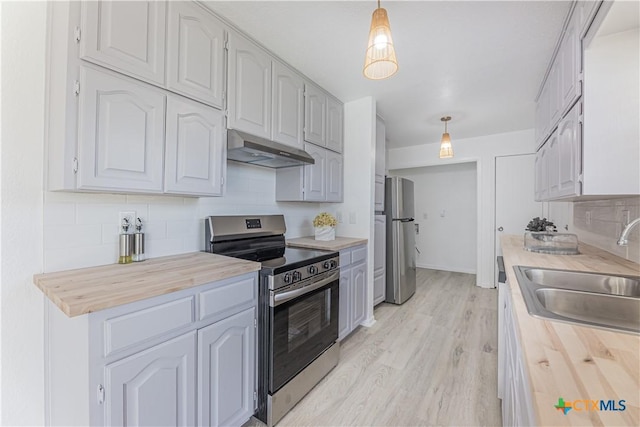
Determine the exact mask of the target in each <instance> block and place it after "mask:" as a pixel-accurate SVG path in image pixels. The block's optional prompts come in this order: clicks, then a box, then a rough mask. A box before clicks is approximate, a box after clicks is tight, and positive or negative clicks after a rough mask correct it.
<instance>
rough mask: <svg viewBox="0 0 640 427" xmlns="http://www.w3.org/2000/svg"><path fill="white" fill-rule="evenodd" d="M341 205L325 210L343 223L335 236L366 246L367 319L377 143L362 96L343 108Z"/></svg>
mask: <svg viewBox="0 0 640 427" xmlns="http://www.w3.org/2000/svg"><path fill="white" fill-rule="evenodd" d="M344 117H345V123H344V141H345V142H344V161H345V163H344V203H341V204H338V205H333V206H332V205H327V210H329V211H333V212H334V213H336V214H337V213H340V215H339V216H341V217H342V223H340V224H339V225H338V229H337V230H336V233H337V234H338V235H343V236H350V237H361V238H365V239H368V240H369V243H368V271H367V285H368V287H367V289H368V291H367V317H366V320H365V321H364V324H365V325H372V324H373V323H374V321H375V320H374V317H373V245H374V241H373V221H374V215H373V209H374V190H375V188H374V185H373V184H374V175H375V141H376V133H375V127H376V103H375V100H374V99H373V98H372V97H365V98H362V99H359V100H356V101H351V102H347V103H346V104H345V105H344Z"/></svg>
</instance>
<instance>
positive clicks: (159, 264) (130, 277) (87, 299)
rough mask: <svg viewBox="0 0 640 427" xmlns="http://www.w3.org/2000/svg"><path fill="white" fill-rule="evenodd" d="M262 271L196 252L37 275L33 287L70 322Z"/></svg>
mask: <svg viewBox="0 0 640 427" xmlns="http://www.w3.org/2000/svg"><path fill="white" fill-rule="evenodd" d="M258 270H260V263H259V262H252V261H245V260H241V259H237V258H229V257H225V256H221V255H215V254H210V253H206V252H193V253H189V254H183V255H175V256H167V257H161V258H152V259H148V260H146V261H143V262H136V263H131V264H111V265H103V266H100V267H90V268H82V269H78V270H68V271H60V272H55V273H44V274H36V275H34V276H33V282H34V283H35V284H36V286H37V287H38V288H40V289H41V290H42V292H44V294H45V295H46V296H47V297H48V298H49V299H50V300H51V301H53V302H54V303H55V304H56V305H57V306H58V307H59V308H60V310H62V311H63V312H64V313H65V314H66V315H67V316H69V317H74V316H79V315H82V314H87V313H91V312H94V311H98V310H104V309H105V308H111V307H116V306H119V305H123V304H127V303H130V302H134V301H139V300H143V299H146V298H150V297H155V296H158V295H163V294H168V293H170V292H175V291H179V290H182V289H187V288H191V287H194V286H199V285H204V284H206V283H209V282H214V281H216V280H222V279H226V278H228V277H233V276H239V275H242V274H245V273H250V272H252V271H258Z"/></svg>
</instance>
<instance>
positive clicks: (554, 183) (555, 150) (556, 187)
mask: <svg viewBox="0 0 640 427" xmlns="http://www.w3.org/2000/svg"><path fill="white" fill-rule="evenodd" d="M546 145H547V154H546V162H545V164H546V170H547V180H548V194H547V198H548V199H555V198H557V197H558V196H559V194H560V176H559V173H560V171H559V169H560V168H559V166H560V165H559V163H558V158H559V150H560V148H559V147H558V131H555V132H554V133H553V134H552V135H551V136H550V137H549V140H548V141H547V143H546Z"/></svg>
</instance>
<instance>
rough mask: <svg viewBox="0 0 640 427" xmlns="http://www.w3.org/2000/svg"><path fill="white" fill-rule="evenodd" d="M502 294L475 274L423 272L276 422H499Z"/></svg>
mask: <svg viewBox="0 0 640 427" xmlns="http://www.w3.org/2000/svg"><path fill="white" fill-rule="evenodd" d="M497 297H498V295H497V290H495V289H482V288H478V287H476V286H475V276H474V275H469V274H462V273H451V272H444V271H437V270H426V269H418V276H417V290H416V294H415V295H414V296H413V297H412V298H411V299H410V300H409V301H407V302H406V303H405V304H403V305H402V306H396V305H392V304H387V303H382V304H380V305H378V306H377V307H376V309H375V312H374V314H375V318H376V320H377V322H376V324H375V325H374V326H372V327H371V328H364V327H359V328H358V329H357V330H356V331H354V332H353V333H352V334H351V335H350V336H349V337H347V338H346V339H345V340H343V342H342V343H341V354H340V363H339V364H338V366H336V368H335V369H334V370H333V371H332V372H330V373H329V374H328V375H327V376H326V377H325V378H324V379H323V380H322V381H321V382H320V383H319V384H318V385H317V386H316V387H315V388H314V389H313V390H312V391H311V392H310V393H309V394H308V395H307V396H306V397H305V398H304V399H303V400H302V401H301V402H300V403H298V405H296V407H295V408H293V410H292V411H291V412H289V414H287V415H286V416H285V418H283V419H282V420H281V421H280V422H279V423H278V426H431V425H442V426H463V425H465V426H497V425H501V423H502V421H501V415H500V401H499V400H498V398H497V397H496V394H497V364H498V361H497V342H498V338H497V328H498V327H497V322H498V320H497V305H498V304H497ZM247 425H260V423H259V422H257V421H255V420H253V421H251V422H250V423H248V424H247Z"/></svg>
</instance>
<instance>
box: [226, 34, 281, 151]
mask: <svg viewBox="0 0 640 427" xmlns="http://www.w3.org/2000/svg"><path fill="white" fill-rule="evenodd" d="M228 78H229V81H228V88H229V104H228V110H229V111H228V118H227V120H228V121H227V126H228V127H229V129H237V130H242V131H245V132H247V133H250V134H252V135H256V136H261V137H263V138H267V139H269V138H271V57H270V56H269V54H268V53H267V52H265V51H264V50H263V49H262V48H260V47H259V46H257V45H256V44H254V43H252V42H251V41H249V40H248V39H247V38H245V37H242V36H241V35H239V34H238V33H235V32H230V33H229V76H228Z"/></svg>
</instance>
